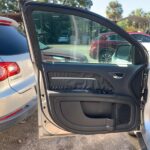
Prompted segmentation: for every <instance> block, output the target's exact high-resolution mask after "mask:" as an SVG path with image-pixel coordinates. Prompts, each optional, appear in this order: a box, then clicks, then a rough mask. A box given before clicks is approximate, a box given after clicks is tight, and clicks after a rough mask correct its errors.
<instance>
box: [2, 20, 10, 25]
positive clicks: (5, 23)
mask: <svg viewBox="0 0 150 150" xmlns="http://www.w3.org/2000/svg"><path fill="white" fill-rule="evenodd" d="M0 24H1V25H7V26H10V25H11V24H12V22H11V21H8V20H0Z"/></svg>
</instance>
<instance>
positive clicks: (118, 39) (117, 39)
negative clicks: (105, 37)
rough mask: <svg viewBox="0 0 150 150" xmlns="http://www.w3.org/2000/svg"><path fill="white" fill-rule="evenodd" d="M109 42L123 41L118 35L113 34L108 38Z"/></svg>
mask: <svg viewBox="0 0 150 150" xmlns="http://www.w3.org/2000/svg"><path fill="white" fill-rule="evenodd" d="M109 40H111V41H125V40H124V39H123V38H122V37H121V36H119V35H118V34H113V35H110V36H109Z"/></svg>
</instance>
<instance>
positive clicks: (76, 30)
mask: <svg viewBox="0 0 150 150" xmlns="http://www.w3.org/2000/svg"><path fill="white" fill-rule="evenodd" d="M32 17H33V20H34V23H35V28H36V34H37V38H38V41H39V43H40V42H42V43H44V44H45V45H46V46H47V47H48V48H47V49H45V50H43V49H41V53H42V59H43V61H44V62H47V63H56V62H57V63H88V64H106V63H107V64H132V63H133V57H132V56H131V54H132V53H126V54H128V56H126V57H124V58H126V60H124V59H123V58H122V59H119V61H118V58H117V57H115V56H116V55H115V53H116V52H117V50H118V47H119V48H120V47H121V45H131V44H130V43H129V42H128V41H126V40H125V39H124V38H123V37H121V36H120V35H118V34H117V33H115V34H114V33H113V35H111V36H109V34H111V32H112V30H111V29H109V28H107V27H105V26H103V25H101V24H99V23H96V22H94V21H91V20H89V19H86V18H81V17H78V16H73V15H66V14H60V13H54V12H42V11H35V12H34V13H33V14H32ZM98 37H99V38H98ZM102 37H103V38H102ZM107 37H109V39H111V40H107ZM113 41H114V42H113ZM124 51H126V49H124ZM127 51H128V50H127ZM130 51H134V47H132V46H131V49H130ZM123 54H125V52H123ZM128 58H130V59H128ZM115 60H117V61H115Z"/></svg>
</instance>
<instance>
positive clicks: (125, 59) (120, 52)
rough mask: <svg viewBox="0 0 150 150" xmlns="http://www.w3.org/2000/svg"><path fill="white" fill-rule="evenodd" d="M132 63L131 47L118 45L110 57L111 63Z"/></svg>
mask: <svg viewBox="0 0 150 150" xmlns="http://www.w3.org/2000/svg"><path fill="white" fill-rule="evenodd" d="M116 61H117V62H120V63H125V64H130V63H132V46H131V45H127V44H126V45H119V46H118V48H117V50H116V52H115V53H114V55H113V57H112V63H114V62H115V63H116Z"/></svg>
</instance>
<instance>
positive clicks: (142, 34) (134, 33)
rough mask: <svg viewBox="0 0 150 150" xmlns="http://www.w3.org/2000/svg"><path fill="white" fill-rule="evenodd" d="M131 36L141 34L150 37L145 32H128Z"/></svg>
mask: <svg viewBox="0 0 150 150" xmlns="http://www.w3.org/2000/svg"><path fill="white" fill-rule="evenodd" d="M128 33H129V34H141V35H145V36H150V35H149V34H146V33H144V32H128Z"/></svg>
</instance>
